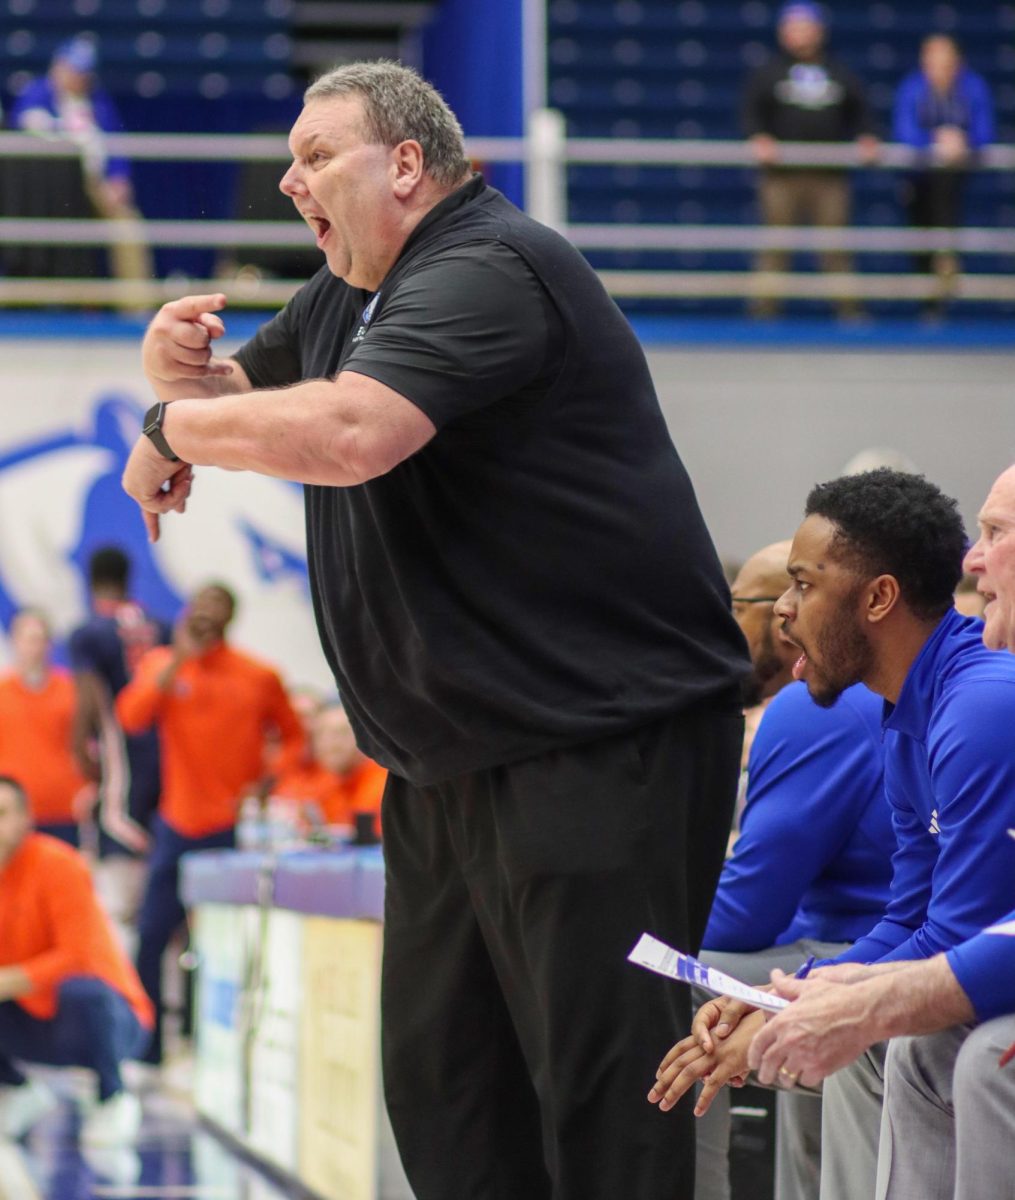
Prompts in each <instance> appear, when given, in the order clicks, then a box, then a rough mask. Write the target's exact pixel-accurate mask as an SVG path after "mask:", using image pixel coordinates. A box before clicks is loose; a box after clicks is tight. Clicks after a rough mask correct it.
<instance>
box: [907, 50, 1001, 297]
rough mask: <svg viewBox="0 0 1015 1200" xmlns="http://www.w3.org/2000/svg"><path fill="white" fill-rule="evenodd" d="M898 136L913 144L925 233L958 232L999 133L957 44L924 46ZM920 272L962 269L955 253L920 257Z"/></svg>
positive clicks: (913, 202) (911, 195) (915, 203)
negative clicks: (969, 193)
mask: <svg viewBox="0 0 1015 1200" xmlns="http://www.w3.org/2000/svg"><path fill="white" fill-rule="evenodd" d="M892 136H893V137H894V139H895V141H897V142H902V143H903V144H904V145H907V146H911V147H912V149H913V152H914V170H913V171H912V172H911V173H910V174H909V175H908V176H907V178H906V180H905V184H904V193H903V199H904V204H905V208H906V211H907V213H908V215H909V221H910V224H912V225H914V226H916V227H917V228H918V229H955V228H956V227H957V226H959V225H961V224H962V192H963V188H964V185H965V181H966V177H967V174H968V170H969V167H970V166H971V165H972V164H973V163H974V162H975V159H976V153H977V151H978V150H981V149H982V148H983V147H984V146H987V145H989V144H990V143H991V142H992V141H993V140H994V136H995V131H994V108H993V104H992V103H991V99H990V91H989V89H988V87H987V82H986V80H985V79H984V78H983V76H982V75H978V74H977V73H976V72H975V71H973V70H970V68H969V67H967V66H966V65H965V63H964V62H963V61H962V54H961V52H960V50H959V47H958V44H957V43H956V41H955V39H954V38H952V37H948V36H947V35H946V34H933V35H931V36H930V37H928V38H925V39H924V42H923V45H922V46H921V47H920V65H919V67H918V68H917V69H916V70H915V71H912V72H911V73H910V74H909V75H907V76H906V78H905V79H903V81H902V83H901V84H900V85H899V90H898V92H897V93H896V96H895V106H894V110H893V113H892ZM916 269H917V270H918V271H930V270H934V271H935V272H936V274H937V275H938V276H939V278H940V279H941V280H942V281H943V282H947V280H949V279H950V278H952V277H953V276H954V275H955V274H956V273H957V272H958V270H959V261H958V258H957V256H956V255H955V253H954V252H953V251H951V250H948V249H943V250H939V251H937V252H936V253H934V254H929V253H922V254H919V255H917V259H916Z"/></svg>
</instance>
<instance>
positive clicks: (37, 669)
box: [17, 663, 49, 691]
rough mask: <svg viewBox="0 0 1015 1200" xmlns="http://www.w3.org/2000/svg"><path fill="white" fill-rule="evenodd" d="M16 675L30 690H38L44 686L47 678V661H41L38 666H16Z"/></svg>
mask: <svg viewBox="0 0 1015 1200" xmlns="http://www.w3.org/2000/svg"><path fill="white" fill-rule="evenodd" d="M17 672H18V676H19V678H20V679H21V682H22V683H23V684H24V685H25V687H27V688H31V689H32V691H39V689H40V688H43V687H45V686H46V681H47V680H48V679H49V665H48V663H41V664H40V665H39V666H31V667H18V668H17Z"/></svg>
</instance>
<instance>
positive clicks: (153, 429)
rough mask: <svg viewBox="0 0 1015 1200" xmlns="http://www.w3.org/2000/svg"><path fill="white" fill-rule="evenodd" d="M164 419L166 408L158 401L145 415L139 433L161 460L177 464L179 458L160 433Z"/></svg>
mask: <svg viewBox="0 0 1015 1200" xmlns="http://www.w3.org/2000/svg"><path fill="white" fill-rule="evenodd" d="M165 419H166V406H165V404H164V403H163V401H161V400H160V401H159V402H158V404H153V405H152V406H151V408H150V409H149V410H148V411H147V412H146V413H145V415H144V424H143V425H142V426H141V432H142V433H143V434H144V435H145V437H146V438H148V440H149V441H150V442H151V444H152V445H153V446H154V447H155V449H156V450H158V452H159V453H160V454H161V455H162V457H163V458H168V459H169V461H170V462H179V461H180V456H179V455H178V454H174V453H173V451H172V449H171V448H170V446H169V443H168V442H167V441H166V435H165V434H164V433H163V432H162V422H163V421H164V420H165Z"/></svg>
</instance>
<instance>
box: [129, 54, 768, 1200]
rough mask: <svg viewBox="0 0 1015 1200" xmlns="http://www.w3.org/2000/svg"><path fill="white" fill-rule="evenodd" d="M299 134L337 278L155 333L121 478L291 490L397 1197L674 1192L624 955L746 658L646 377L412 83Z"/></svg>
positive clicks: (700, 899)
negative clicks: (378, 782)
mask: <svg viewBox="0 0 1015 1200" xmlns="http://www.w3.org/2000/svg"><path fill="white" fill-rule="evenodd" d="M290 144H291V148H292V152H293V164H292V166H291V167H290V168H289V170H288V171H287V173H286V175H285V177H284V179H283V180H282V184H281V186H282V190H283V191H284V192H285V193H286V194H287V195H289V196H291V197H292V199H293V201H294V202H295V204H296V206H297V208H298V209H299V211H300V213H301V214H302V215H303V217H304V218H305V219H306V220H307V222H308V223H309V224H310V226H311V228H312V229H313V230H314V232H315V234H316V236H317V244H318V246H319V247H320V249H321V250H323V252H324V255H325V258H326V266H324V267H322V269H321V270H320V271H319V272H318V273H317V275H315V276H314V278H313V279H312V280H311V281H310V282H309V283H308V284H307V285H306V286H305V287H304V288H302V289H301V290H300V292H298V293H297V295H296V296H295V297H294V298H293V299H292V301H290V303H289V304H288V305H286V307H285V308H284V309H283V310H282V311H281V312H280V313H279V314H278V315H277V316H276V317H275V318H274V319H272V320H271V321H269V322H268V323H267V324H266V325H265V326H264V327H262V329H261V330H260V331H259V332H258V333H257V334H256V335H255V336H254V337H253V338H252V339H251V340H250V341H249V342H248V343H247V344H246V345H245V346H243V348H242V349H241V350H240V351H239V352H238V354H237V355H236V356H235V357H234V358H232V359H230V360H227V361H225V362H223V361H221V360H218V359H216V358H215V357H213V355H212V352H211V346H212V343H213V341H214V339H216V338H217V337H219V336H221V334H222V333H223V325H222V321H221V319H220V318H219V317H218V316H217V315H216V310H218V309H221V308H222V307H223V305H224V303H225V297H224V296H221V295H219V296H197V297H189V298H187V299H184V300H180V301H175V302H173V303H170V304H168V305H166V306H165V307H164V308H163V309H162V310H161V311H160V313H159V314H158V315H157V316H156V318H155V320H154V321H153V323H152V325H151V327H150V329H149V332H148V334H147V336H146V338H145V342H144V350H143V357H144V364H145V369H146V372H147V374H148V377H149V379H150V380H151V381H152V384H153V386H154V388H155V390H156V393H157V395H158V396H159V398H160V400H161V401H162V402H164V406H159V405H156V406H154V407H153V409H152V410H151V412H150V413H149V415H148V418H147V419H146V427H145V431H146V433H147V435H148V436H147V437H142V438H141V439H139V441H138V444H137V446H136V448H135V450H134V452H133V454H132V457H131V460H130V462H129V464H128V467H127V470H126V473H125V475H124V486H125V487H126V488H127V490H128V492H130V494H131V495H132V496H134V497H135V498H136V499H137V500H138V501H139V503H140V504H141V507H142V510H143V512H144V514H145V519H146V521H147V522H148V526H149V530H150V532H151V534H152V536H157V533H158V520H159V516H160V515H163V514H166V513H168V512H170V511H173V510H181V509H182V507H183V505H184V503H185V501H186V497H187V495H188V492H189V489H190V479H191V465H190V464H209V465H217V466H223V467H231V468H239V469H245V470H255V471H260V472H263V473H266V474H273V475H280V476H284V477H286V478H289V479H295V480H298V481H301V482H303V483H304V484H306V485H307V488H306V498H307V529H308V543H309V557H310V569H311V581H312V590H313V597H314V603H315V608H316V613H317V619H318V624H319V628H320V632H321V638H322V642H323V644H324V649H325V654H326V655H327V658H328V661H329V663H330V665H331V667H332V669H333V671H334V673H335V678H336V681H337V683H338V686H339V689H340V691H341V694H342V699H343V702H344V704H345V707H346V710H347V712H348V714H349V718H350V720H351V721H352V724H353V726H354V728H355V731H356V735H357V740H358V743H359V745H360V747H361V749H362V750H363V751H364V753H366V754H368V755H369V756H370V757H371V758H374V759H376V760H377V761H379V762H381V763H382V764H383V765H384V766H386V767H387V768H388V769H389V771H390V772H391V775H390V781H389V784H388V788H387V791H386V793H385V798H384V813H383V820H384V839H385V853H386V861H387V894H386V913H385V950H384V980H383V1017H384V1022H383V1024H384V1035H383V1037H384V1046H383V1057H384V1074H385V1091H386V1097H387V1101H388V1107H389V1110H390V1113H391V1118H392V1123H393V1125H394V1129H395V1133H396V1137H397V1139H398V1144H399V1148H400V1151H401V1154H402V1157H403V1161H404V1163H405V1166H406V1170H407V1173H408V1176H409V1180H410V1182H411V1184H412V1186H413V1189H414V1191H415V1194H416V1196H417V1197H418V1200H445V1198H446V1200H452V1198H453V1200H462V1197H469V1198H470V1200H485V1198H490V1200H493V1198H494V1197H504V1198H510V1200H521V1198H522V1197H524V1198H526V1200H529V1198H530V1197H531V1198H535V1200H538V1198H540V1197H553V1198H554V1200H571V1198H575V1200H576V1198H577V1197H582V1198H583V1200H584V1198H589V1197H604V1198H606V1197H609V1198H610V1200H613V1197H616V1196H618V1195H621V1194H625V1195H627V1196H629V1197H631V1198H632V1200H635V1198H642V1197H644V1198H645V1200H649V1198H650V1197H651V1198H652V1200H656V1198H657V1197H660V1196H666V1197H668V1198H669V1200H676V1198H677V1197H680V1196H688V1197H689V1196H691V1195H692V1190H693V1137H692V1132H691V1129H690V1119H689V1118H690V1111H689V1110H688V1111H687V1112H686V1113H685V1114H684V1118H685V1119H684V1121H683V1124H682V1126H681V1127H680V1130H679V1132H675V1131H674V1130H673V1128H672V1126H668V1125H667V1123H666V1120H665V1118H663V1119H660V1118H659V1117H658V1114H655V1113H652V1112H650V1113H649V1114H648V1116H646V1115H645V1113H644V1112H643V1111H642V1109H643V1104H642V1092H643V1090H644V1088H643V1084H642V1079H643V1075H642V1074H641V1073H642V1072H644V1071H645V1069H646V1068H647V1067H648V1066H649V1065H654V1058H655V1045H656V1042H657V1040H658V1029H659V1028H660V1026H662V1027H665V1028H671V1029H674V1030H681V1031H682V1030H683V1029H684V1028H685V1027H686V1025H687V1022H688V1019H689V1013H688V1010H687V996H686V993H685V990H684V989H679V988H667V987H665V986H660V984H659V981H658V980H653V978H652V977H651V976H649V975H646V973H645V972H639V971H636V970H634V969H633V968H631V967H630V966H628V965H627V964H626V962H625V956H626V954H627V952H628V950H629V949H630V948H631V946H632V945H633V944H634V942H635V940H636V939H637V937H638V935H639V934H640V933H641V932H642V931H643V930H645V929H651V930H652V931H653V932H655V933H657V934H658V935H659V936H660V937H663V938H666V939H667V940H668V941H670V942H672V943H673V944H675V945H678V946H682V947H687V948H690V949H692V950H693V949H696V948H697V946H698V944H699V942H700V938H701V934H702V930H703V928H704V923H705V918H706V916H707V913H708V908H709V904H710V902H711V897H712V893H713V890H714V886H715V881H716V878H717V875H718V871H719V867H720V865H721V861H722V856H723V849H724V846H725V841H726V835H727V832H728V829H729V823H730V815H731V811H732V803H733V795H734V790H735V786H736V777H737V768H738V754H739V745H740V739H741V724H742V722H741V718H740V713H739V704H738V697H737V692H738V687H737V684H738V680H739V678H740V677H741V675H742V674H743V673H744V671H745V668H746V660H745V657H744V652H743V648H742V642H741V639H740V635H739V632H738V630H737V628H736V625H735V623H734V622H733V619H732V616H731V615H730V612H729V597H728V592H727V589H726V585H725V583H724V581H723V578H722V575H721V572H720V569H719V565H718V562H717V560H716V556H715V553H714V550H713V548H712V545H711V542H710V540H709V537H708V533H707V531H706V529H705V527H704V524H703V522H702V519H701V515H700V513H699V511H698V507H697V503H696V501H695V498H694V494H693V491H692V488H691V485H690V482H689V480H688V478H687V475H686V473H685V471H684V469H683V467H682V465H681V463H680V460H679V458H678V457H677V454H676V451H675V450H674V448H673V445H672V442H671V441H670V439H669V436H668V433H667V430H666V426H665V424H664V422H663V418H662V415H661V413H660V410H659V406H658V402H657V400H656V397H655V394H654V391H653V387H652V381H651V379H650V377H649V373H648V368H647V365H646V363H645V359H644V356H643V354H642V352H641V349H640V347H639V345H638V343H637V341H636V339H635V338H634V335H633V334H632V332H631V330H630V328H629V326H628V325H627V323H626V321H625V320H624V318H623V317H622V315H621V314H620V312H619V311H618V309H617V308H616V306H615V305H614V304H613V303H612V301H611V300H610V299H609V298H608V296H607V295H606V293H605V291H604V290H603V288H602V286H601V285H600V283H599V281H598V279H597V278H596V276H595V274H594V273H593V272H592V271H591V269H590V268H589V267H588V265H587V264H586V263H585V261H584V259H582V258H581V256H580V255H579V254H578V253H577V252H576V251H575V250H574V249H573V248H572V247H571V246H570V245H569V244H568V243H567V242H566V241H564V240H563V239H562V238H560V237H558V236H557V235H556V234H554V233H552V232H551V231H550V230H547V229H545V228H544V227H542V226H540V225H537V224H536V223H535V222H533V221H530V220H529V219H528V218H526V217H524V216H523V215H522V214H521V213H519V212H518V210H517V209H516V208H514V207H513V206H512V205H511V204H509V203H508V202H507V201H506V200H505V199H504V198H503V197H502V196H501V195H500V194H499V193H497V192H495V191H494V190H492V189H491V188H488V187H487V186H486V185H485V184H484V183H483V181H482V179H481V178H480V177H479V176H477V175H472V174H471V173H470V171H469V168H468V165H467V163H466V161H465V158H464V155H463V150H462V137H461V129H460V127H459V125H458V122H457V121H456V120H455V118H454V116H453V114H452V113H451V112H450V111H449V110H448V108H447V106H446V105H445V104H444V102H443V101H442V100H441V99H440V97H439V96H438V95H437V94H436V93H435V92H434V91H433V90H432V89H431V88H430V87H429V86H428V85H426V84H425V83H423V82H422V81H421V80H420V79H419V77H418V76H416V75H415V74H414V73H413V72H411V71H409V70H407V69H405V68H402V67H398V66H394V65H392V64H354V65H352V66H348V67H343V68H340V69H338V70H337V71H334V72H331V73H330V74H329V75H326V76H325V77H324V78H323V79H321V80H319V81H318V82H317V83H316V84H314V85H313V86H312V87H311V88H310V89H308V92H307V94H306V97H305V107H304V110H303V112H302V114H301V115H300V117H299V119H298V120H297V122H296V124H295V125H294V127H293V131H292V134H291V137H290ZM169 402H171V403H169ZM174 454H177V455H179V456H180V459H179V460H174V459H173V458H171V457H169V456H171V455H174ZM180 460H182V461H180ZM163 483H166V484H167V485H168V490H167V491H165V492H162V491H161V487H162V485H163Z"/></svg>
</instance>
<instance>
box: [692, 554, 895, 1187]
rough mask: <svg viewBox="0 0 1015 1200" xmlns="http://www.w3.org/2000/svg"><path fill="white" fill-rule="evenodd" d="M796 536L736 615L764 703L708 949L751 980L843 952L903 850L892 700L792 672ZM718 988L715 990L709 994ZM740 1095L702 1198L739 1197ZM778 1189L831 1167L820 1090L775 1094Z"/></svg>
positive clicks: (718, 1122)
mask: <svg viewBox="0 0 1015 1200" xmlns="http://www.w3.org/2000/svg"><path fill="white" fill-rule="evenodd" d="M790 547H791V543H790V542H788V541H784V542H776V543H775V544H774V545H771V546H766V547H765V548H764V549H762V550H759V551H758V552H757V553H756V554H754V555H752V556H751V557H750V558H749V559H748V560H747V562H745V563H744V565H743V567H742V568H741V569H740V572H739V573H738V575H737V578H736V579H735V580H734V582H733V589H732V600H733V615H734V616H735V617H736V619H737V623H738V624H739V625H740V629H741V631H742V632H743V634H744V637H745V638H746V640H747V645H748V649H749V650H750V654H751V664H752V668H753V673H752V676H751V680H750V682H751V684H752V685H753V692H754V695H753V696H749V698H751V699H754V698H757V699H760V700H761V701H762V703H764V704H765V705H766V707H765V709H764V713H763V716H762V718H761V722H760V724H759V726H758V729H757V733H756V735H755V737H754V740H753V743H752V745H751V751H750V757H749V759H748V763H747V771H746V783H747V786H746V803H745V807H744V811H743V816H742V817H741V821H740V833H739V837H738V838H737V842H736V846H735V849H734V851H733V855H732V857H731V858H729V859H727V861H726V864H725V866H724V867H723V871H722V876H721V878H720V880H719V887H718V891H717V892H716V896H715V900H714V901H713V903H712V911H711V914H710V916H709V920H708V927H707V929H706V931H705V938H704V942H703V946H704V949H703V950H702V953H701V957H702V958H703V959H704V961H705V962H707V963H708V964H709V965H710V966H713V967H717V968H718V969H719V970H720V971H725V972H726V973H727V974H729V975H733V976H734V977H736V978H738V979H742V980H744V981H745V982H748V983H767V982H768V980H769V976H770V974H771V972H772V970H773V969H774V968H779V969H781V970H784V971H793V970H795V969H796V968H797V967H799V966H800V964H801V963H802V962H803V961H804V960H805V959H806V958H807V957H808V956H809V955H817V956H818V957H820V958H832V957H834V956H835V955H837V954H839V953H841V952H842V951H843V950H845V949H846V948H847V947H848V946H849V944H850V943H852V942H854V941H855V940H856V939H857V938H859V937H863V935H864V934H866V933H868V932H869V931H870V930H871V929H872V928H873V927H874V925H876V924H877V921H878V918H879V917H880V916H881V914H882V913H883V912H884V910H885V905H886V904H887V903H888V887H889V884H890V882H891V877H892V867H891V859H892V853H893V851H894V849H895V835H894V832H893V830H892V822H891V811H890V809H889V807H888V802H887V800H886V799H885V792H884V784H883V778H882V776H883V769H884V763H883V753H882V745H881V707H882V702H881V700H880V699H879V698H878V697H877V696H875V695H874V693H873V692H870V691H868V690H867V688H865V687H864V686H863V684H857V685H856V686H855V687H852V688H849V689H848V690H847V691H846V692H845V693H844V694H843V696H842V698H841V699H840V701H839V703H837V704H836V705H834V706H833V707H832V708H822V707H820V706H819V705H817V704H815V703H814V701H813V700H811V698H810V696H809V695H808V694H807V687H806V685H805V684H804V683H801V682H794V681H793V676H792V669H793V664H794V662H795V661H796V659H797V658H798V657H799V654H800V651H799V650H798V649H797V648H796V647H795V646H794V645H793V643H792V642H790V641H788V640H787V639H786V637H785V636H784V635H783V634H782V632H781V630H780V629H779V625H780V624H781V621H780V620H779V618H777V617H776V616H775V615H774V611H773V610H774V607H775V602H776V600H777V599H778V597H779V596H781V595H782V593H783V592H784V591H785V590H786V588H787V587H788V586H789V583H790V577H789V575H788V573H787V571H786V563H787V561H788V559H789V553H790ZM706 998H707V997H706ZM729 1110H730V1105H729V1094H728V1093H727V1092H725V1091H724V1092H722V1093H720V1094H719V1095H718V1096H717V1097H716V1099H715V1102H714V1103H713V1104H712V1106H711V1108H710V1109H709V1111H708V1113H707V1114H706V1115H705V1116H704V1117H703V1118H702V1119H701V1120H700V1121H699V1122H698V1126H697V1160H696V1166H695V1198H696V1200H728V1197H729V1195H730V1179H729V1136H730V1115H729ZM776 1114H777V1115H776V1154H775V1200H813V1198H814V1197H816V1196H817V1192H818V1177H819V1173H820V1169H821V1098H820V1097H819V1096H810V1095H806V1094H799V1093H798V1094H788V1093H786V1094H782V1095H780V1096H779V1097H778V1098H777V1105H776Z"/></svg>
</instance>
